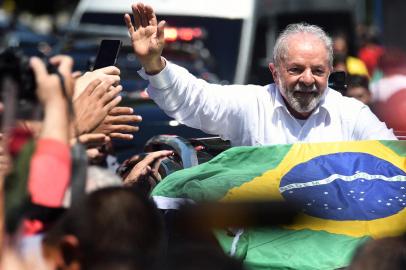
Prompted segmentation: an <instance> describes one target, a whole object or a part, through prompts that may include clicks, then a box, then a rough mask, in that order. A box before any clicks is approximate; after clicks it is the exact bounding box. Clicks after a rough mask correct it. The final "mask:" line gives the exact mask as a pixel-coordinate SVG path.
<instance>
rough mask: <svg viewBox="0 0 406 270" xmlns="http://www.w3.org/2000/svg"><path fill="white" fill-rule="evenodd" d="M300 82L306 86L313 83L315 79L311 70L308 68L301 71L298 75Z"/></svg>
mask: <svg viewBox="0 0 406 270" xmlns="http://www.w3.org/2000/svg"><path fill="white" fill-rule="evenodd" d="M300 82H301V83H303V84H304V85H306V86H310V85H313V84H314V83H315V80H314V77H313V73H312V71H311V70H308V69H306V70H305V71H303V73H302V76H300Z"/></svg>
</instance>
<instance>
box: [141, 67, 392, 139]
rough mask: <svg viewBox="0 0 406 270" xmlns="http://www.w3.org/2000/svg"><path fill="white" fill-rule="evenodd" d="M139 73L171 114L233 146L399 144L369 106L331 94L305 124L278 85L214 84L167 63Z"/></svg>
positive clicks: (329, 90) (161, 105) (327, 92)
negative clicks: (157, 69)
mask: <svg viewBox="0 0 406 270" xmlns="http://www.w3.org/2000/svg"><path fill="white" fill-rule="evenodd" d="M139 73H140V75H141V76H142V77H143V78H144V79H148V80H149V82H150V84H149V86H148V89H147V91H148V94H149V96H150V97H151V98H152V99H153V100H154V101H155V102H156V103H157V104H158V106H159V107H160V108H161V109H163V110H164V111H165V113H166V114H168V115H169V116H170V117H173V118H175V119H176V120H178V121H179V122H181V123H183V124H186V125H188V126H190V127H193V128H198V129H201V130H203V131H204V132H206V133H209V134H214V135H220V136H221V137H222V138H223V139H226V140H230V141H231V144H232V145H233V146H239V145H272V144H288V143H296V142H326V141H349V140H375V139H377V140H396V137H395V136H394V134H393V132H392V130H389V129H388V128H387V127H386V125H385V124H384V123H382V122H380V121H379V120H378V118H377V117H376V116H375V115H374V114H373V113H372V112H371V111H370V109H369V108H368V107H367V106H366V105H364V104H362V103H361V102H359V101H357V100H355V99H353V98H347V97H343V96H342V95H341V94H340V93H338V92H336V91H334V90H332V89H329V88H328V89H326V91H325V93H324V95H323V99H322V101H321V102H320V105H319V106H318V107H317V108H316V109H315V111H314V112H313V113H312V114H311V115H310V117H309V118H308V119H307V120H306V121H305V122H304V123H300V121H299V120H297V119H296V118H294V117H293V116H292V115H291V114H290V113H289V111H288V110H287V108H286V105H285V102H284V100H283V98H282V96H281V95H280V93H279V91H278V89H277V87H276V85H275V84H270V85H267V86H256V85H218V84H209V83H207V82H206V81H204V80H201V79H197V78H196V77H194V76H193V75H192V74H190V73H189V72H188V71H187V70H186V69H184V68H182V67H179V66H177V65H175V64H173V63H170V62H168V61H167V64H166V67H165V68H164V69H163V70H162V71H161V72H160V73H159V74H157V75H153V76H149V75H147V74H145V72H143V70H141V71H140V72H139Z"/></svg>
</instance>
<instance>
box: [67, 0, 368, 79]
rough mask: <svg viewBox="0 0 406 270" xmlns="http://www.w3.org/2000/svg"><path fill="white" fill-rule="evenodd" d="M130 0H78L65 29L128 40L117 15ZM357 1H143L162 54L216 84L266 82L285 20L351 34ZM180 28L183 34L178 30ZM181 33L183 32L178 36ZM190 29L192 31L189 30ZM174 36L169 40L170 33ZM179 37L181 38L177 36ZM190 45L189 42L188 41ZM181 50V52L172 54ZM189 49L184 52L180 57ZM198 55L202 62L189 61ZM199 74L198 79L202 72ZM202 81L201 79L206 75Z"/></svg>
mask: <svg viewBox="0 0 406 270" xmlns="http://www.w3.org/2000/svg"><path fill="white" fill-rule="evenodd" d="M134 2H135V1H134V0H116V1H111V0H81V1H80V2H79V5H78V7H77V9H76V11H75V12H74V15H73V17H72V21H71V25H70V29H71V31H72V30H73V31H75V32H76V33H78V32H80V33H82V34H86V35H89V36H90V35H92V34H93V35H98V36H103V35H105V36H119V37H121V38H122V39H123V41H125V42H128V36H127V31H126V27H125V24H124V21H123V14H124V13H130V12H131V4H133V3H134ZM360 2H362V1H357V0H341V1H337V0H240V1H235V0H204V1H203V0H202V1H190V0H144V1H143V3H145V4H149V5H151V6H152V7H153V8H154V9H155V11H156V13H157V15H158V19H160V20H161V19H165V20H166V21H167V23H168V26H169V27H171V28H169V29H168V32H167V35H166V36H168V38H172V40H170V41H179V42H170V41H168V46H167V47H168V49H166V51H165V52H164V55H165V54H166V55H165V56H166V57H167V58H168V59H170V60H172V58H173V60H174V61H175V62H178V63H179V64H181V65H185V66H186V67H187V68H191V69H193V68H194V67H196V65H197V66H199V65H200V66H203V67H204V68H203V70H206V69H207V77H208V78H210V76H213V75H215V76H216V77H217V78H218V81H220V82H221V83H238V84H245V83H257V84H266V83H269V81H270V80H271V76H270V73H269V72H268V69H267V66H268V61H269V60H270V59H271V57H272V48H273V45H274V42H275V38H276V36H277V34H278V33H279V32H280V30H281V29H283V28H284V27H285V26H286V25H287V24H289V23H292V22H299V21H306V22H309V23H315V24H319V25H321V26H322V27H324V28H325V29H326V30H327V31H330V32H333V31H337V30H340V31H344V32H347V33H348V34H349V36H350V37H352V36H353V31H354V30H353V29H354V27H353V25H354V23H355V21H354V17H355V15H356V14H355V11H356V10H358V7H357V5H359V3H360ZM182 31H183V32H182ZM193 31H194V32H193ZM182 33H183V36H182ZM193 33H195V34H193ZM174 35H175V39H173V36H174ZM182 39H183V40H182ZM192 44H193V45H192ZM176 48H178V49H179V48H182V49H183V52H181V53H180V52H176ZM184 52H189V53H190V54H189V55H186V54H187V53H186V54H185V55H183V53H184ZM196 59H200V60H202V61H194V62H193V64H191V60H196ZM202 77H204V72H203V75H202ZM206 79H207V78H206Z"/></svg>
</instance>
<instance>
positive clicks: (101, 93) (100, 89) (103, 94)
mask: <svg viewBox="0 0 406 270" xmlns="http://www.w3.org/2000/svg"><path fill="white" fill-rule="evenodd" d="M113 83H114V82H113V81H112V80H110V79H107V80H105V81H103V82H102V83H101V84H99V85H98V86H97V88H96V89H95V90H94V91H93V93H92V95H94V96H95V97H96V98H98V99H100V101H101V102H102V103H103V104H106V103H107V102H109V101H110V100H111V99H113V98H114V97H116V96H117V95H118V93H119V92H120V90H119V89H116V88H114V89H113V90H112V91H107V90H108V89H109V88H110V87H111V86H112V85H113Z"/></svg>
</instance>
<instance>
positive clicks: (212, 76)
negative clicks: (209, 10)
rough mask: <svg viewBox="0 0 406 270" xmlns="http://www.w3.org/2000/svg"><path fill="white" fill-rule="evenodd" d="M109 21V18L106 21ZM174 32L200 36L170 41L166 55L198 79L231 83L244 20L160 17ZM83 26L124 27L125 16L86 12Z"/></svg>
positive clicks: (82, 21)
mask: <svg viewBox="0 0 406 270" xmlns="http://www.w3.org/2000/svg"><path fill="white" fill-rule="evenodd" d="M107 18H108V19H107ZM158 19H159V20H163V19H164V20H165V21H166V22H167V26H168V27H169V28H171V29H177V30H180V29H183V30H185V29H186V30H188V29H189V30H193V29H199V30H200V31H201V36H199V37H195V38H193V39H192V40H185V39H183V40H182V38H178V39H176V40H172V41H168V42H167V44H168V45H167V46H166V48H165V50H164V53H163V54H164V56H165V57H166V58H167V59H169V60H171V61H173V62H175V63H177V64H179V65H182V66H184V67H186V68H187V69H189V71H190V72H192V73H194V74H195V75H196V76H198V77H203V78H205V79H208V80H211V81H212V82H220V83H223V84H228V83H232V82H233V80H234V76H235V70H236V65H237V57H238V50H239V43H240V36H241V27H242V20H240V19H235V20H231V19H223V18H208V17H194V16H159V17H158ZM81 24H108V25H113V26H114V25H115V26H123V27H124V22H123V16H122V14H108V13H85V14H84V15H83V17H82V19H81Z"/></svg>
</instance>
